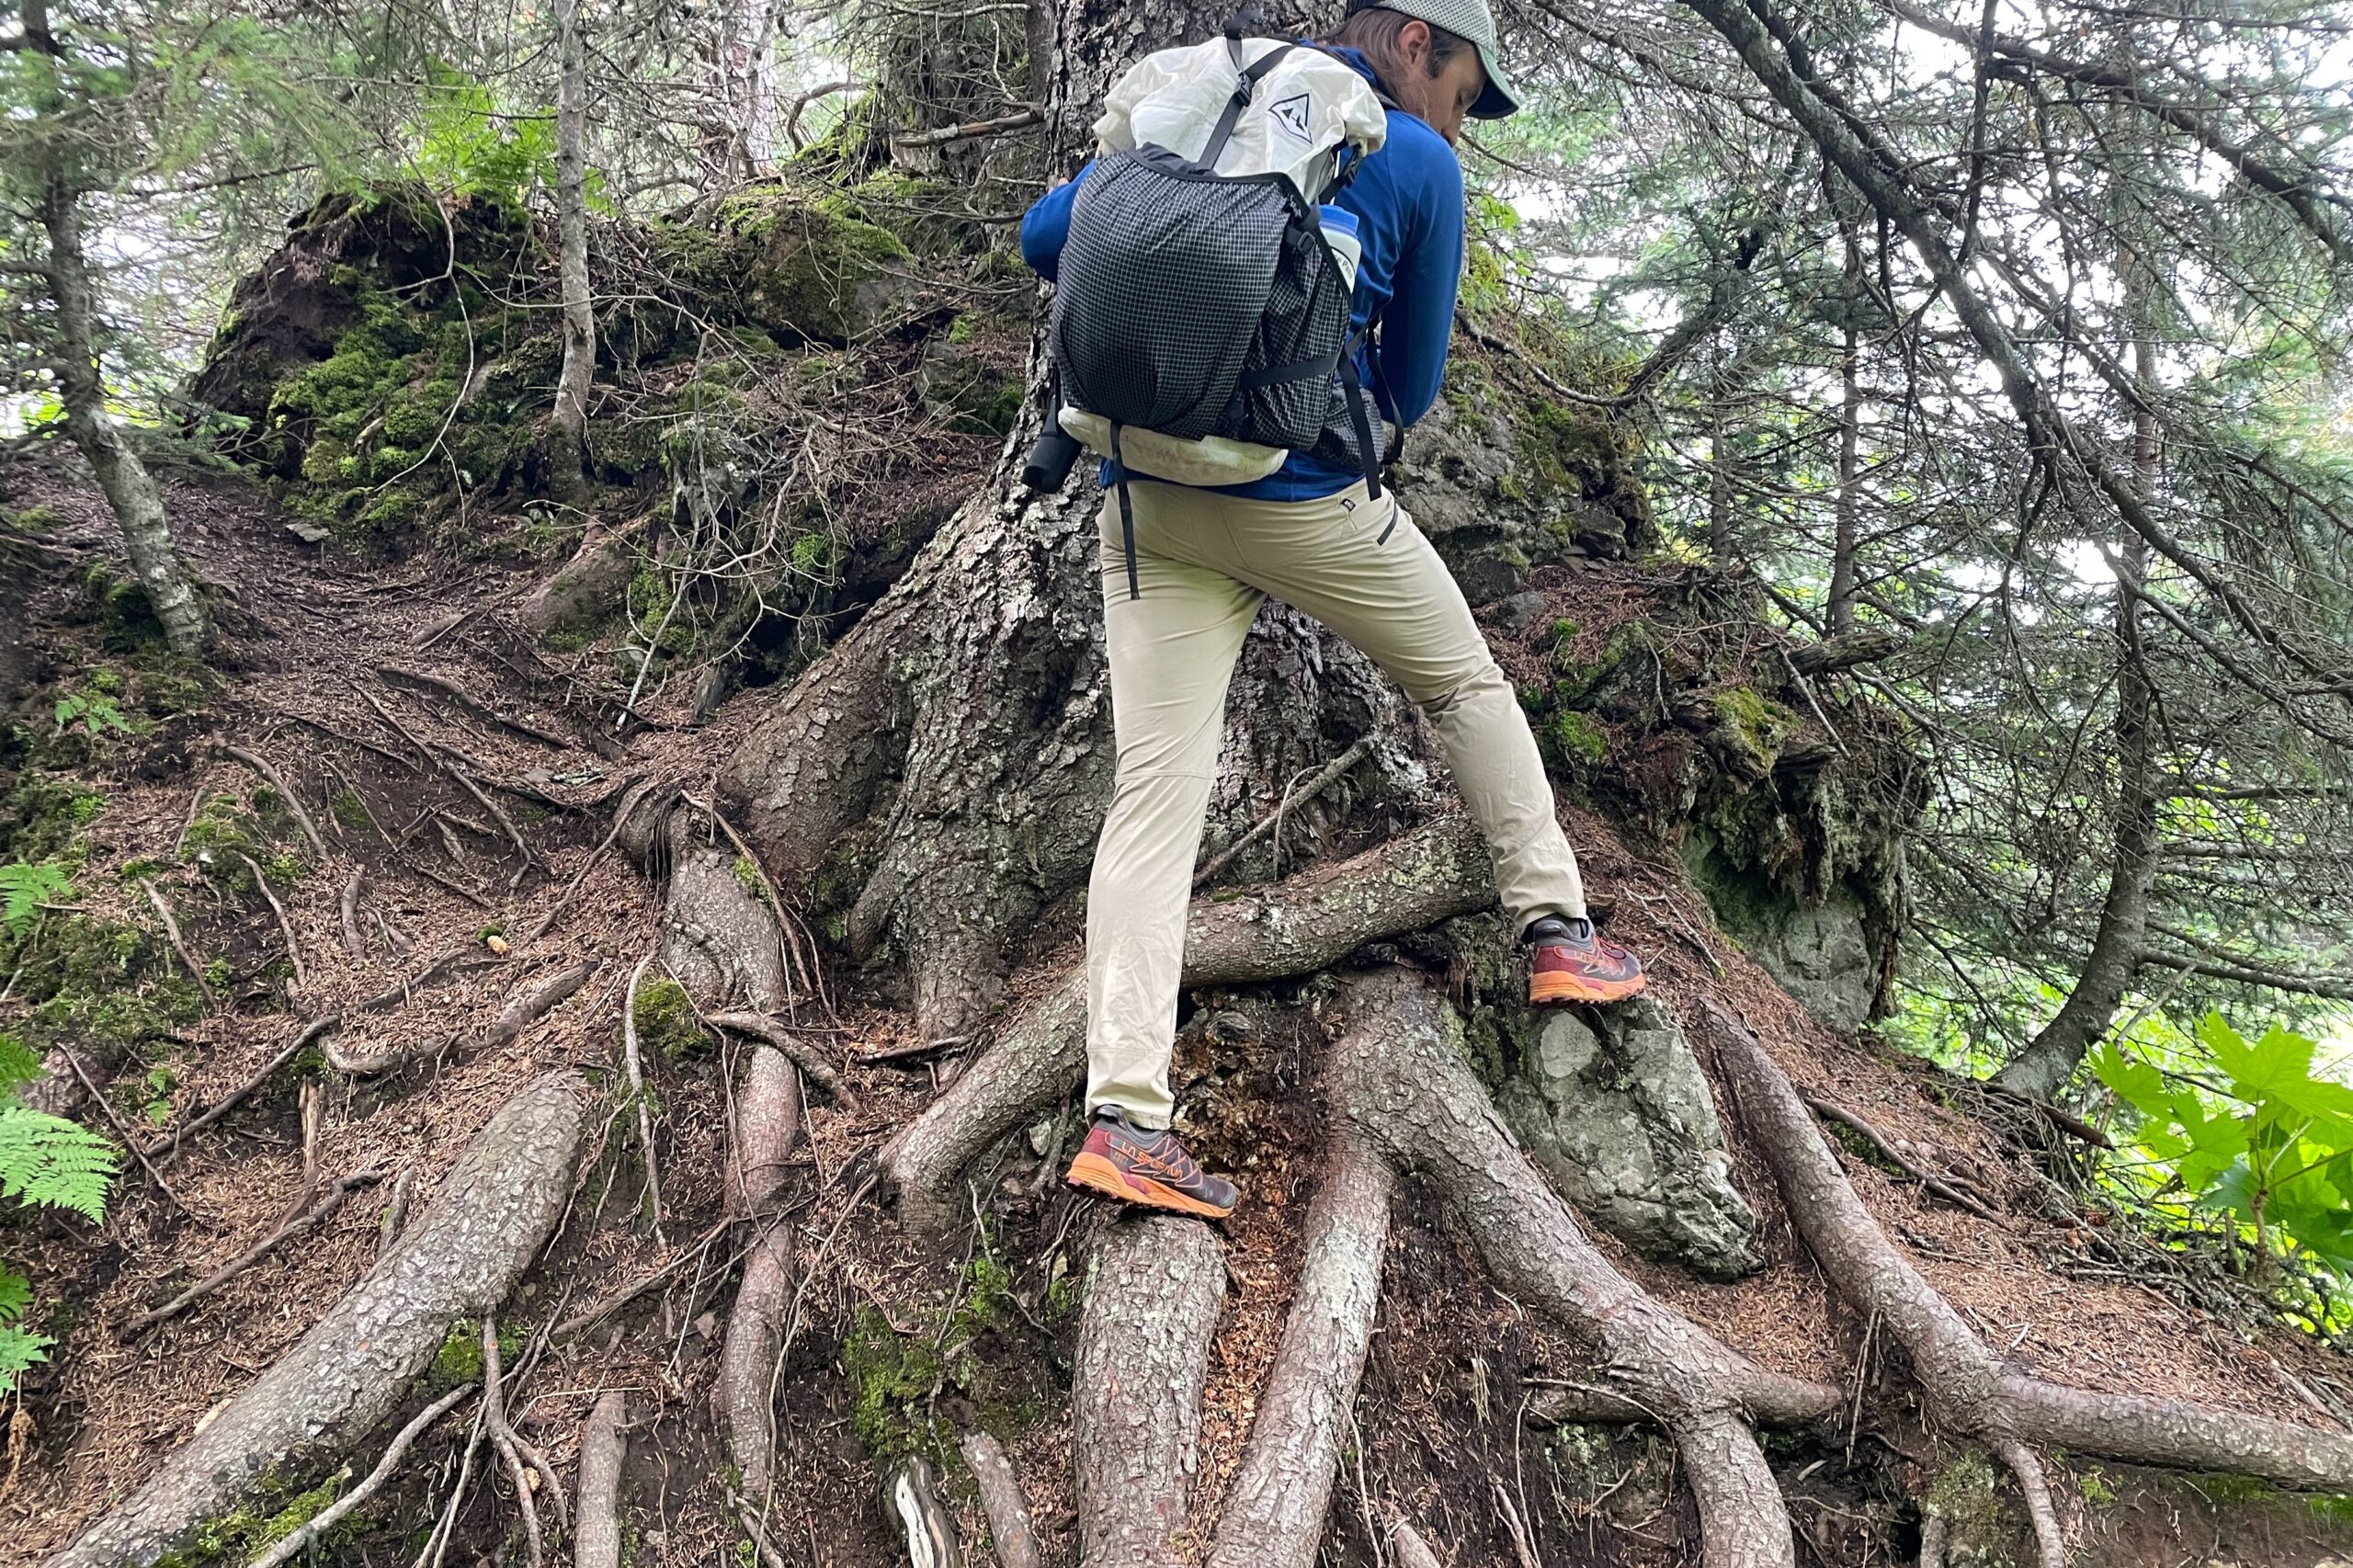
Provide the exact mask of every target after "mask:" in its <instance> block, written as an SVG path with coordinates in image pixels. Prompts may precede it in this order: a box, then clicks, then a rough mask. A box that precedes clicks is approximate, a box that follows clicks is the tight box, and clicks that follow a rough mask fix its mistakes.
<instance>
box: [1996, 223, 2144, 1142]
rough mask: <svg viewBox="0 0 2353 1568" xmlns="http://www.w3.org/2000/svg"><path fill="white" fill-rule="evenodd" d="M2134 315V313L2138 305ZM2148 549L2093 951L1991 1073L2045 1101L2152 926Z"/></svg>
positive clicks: (2125, 687)
mask: <svg viewBox="0 0 2353 1568" xmlns="http://www.w3.org/2000/svg"><path fill="white" fill-rule="evenodd" d="M2125 273H2126V279H2127V283H2126V287H2127V290H2128V292H2129V293H2131V294H2134V295H2137V296H2138V297H2139V300H2140V301H2141V303H2142V307H2143V309H2145V308H2146V301H2147V300H2148V298H2149V294H2150V290H2148V289H2146V288H2145V287H2135V286H2134V280H2135V279H2137V278H2141V276H2142V274H2141V269H2140V267H2139V266H2137V265H2134V264H2131V263H2128V264H2127V266H2126V268H2125ZM2135 313H2136V314H2137V313H2138V312H2135ZM2140 325H2141V327H2142V330H2141V331H2140V333H2139V341H2138V343H2137V344H2136V345H2135V347H2134V350H2133V357H2134V364H2133V373H2134V376H2135V379H2136V380H2137V381H2139V383H2140V389H2141V393H2142V397H2143V406H2142V407H2141V408H2139V409H2137V410H2135V411H2134V413H2133V415H2132V479H2133V484H2134V486H2135V488H2137V489H2138V490H2139V491H2140V493H2141V495H2142V497H2143V499H2154V495H2155V492H2156V478H2157V437H2156V419H2155V416H2154V415H2153V414H2151V413H2150V412H2149V409H2148V408H2147V406H2146V401H2145V400H2146V399H2148V398H2149V397H2152V396H2154V394H2155V391H2156V348H2155V344H2154V339H2153V335H2151V334H2150V333H2149V332H2148V331H2147V330H2146V324H2145V322H2143V323H2141V324H2140ZM2148 560H2149V547H2148V543H2147V541H2146V540H2143V539H2142V537H2141V536H2140V535H2139V534H2138V533H2136V532H2134V531H2133V530H2132V529H2131V528H2125V529H2124V530H2122V535H2121V537H2120V540H2118V546H2117V551H2116V555H2115V562H2116V645H2117V653H2116V728H2115V736H2116V830H2115V840H2114V853H2115V856H2116V864H2115V868H2114V869H2113V870H2112V871H2111V872H2110V873H2109V883H2108V896H2107V897H2106V898H2105V899H2104V900H2102V901H2101V903H2100V911H2099V926H2098V928H2097V931H2096V932H2095V933H2094V935H2093V937H2092V949H2091V955H2090V956H2089V957H2088V958H2086V960H2084V968H2083V972H2082V973H2081V974H2080V975H2078V976H2077V977H2076V980H2075V989H2074V990H2073V991H2071V992H2069V993H2068V994H2067V1000H2066V1003H2065V1004H2064V1005H2063V1006H2061V1007H2060V1009H2059V1011H2058V1014H2057V1015H2056V1016H2055V1017H2052V1020H2051V1021H2050V1022H2049V1023H2048V1024H2045V1025H2044V1026H2043V1027H2042V1030H2041V1032H2040V1033H2039V1034H2037V1035H2036V1036H2035V1037H2034V1039H2032V1040H2029V1041H2028V1042H2027V1045H2026V1049H2025V1050H2023V1051H2019V1052H2018V1055H2017V1057H2016V1058H2014V1059H2013V1060H2012V1061H2011V1062H2009V1064H2008V1065H2007V1066H2006V1067H2004V1068H2003V1069H2002V1070H2001V1071H2000V1072H1999V1073H1997V1074H1995V1075H1994V1081H1995V1083H1997V1084H1999V1085H2002V1086H2003V1087H2004V1088H2008V1089H2015V1090H2017V1091H2018V1093H2020V1094H2023V1095H2030V1096H2034V1097H2035V1098H2036V1099H2043V1100H2047V1099H2049V1098H2051V1097H2052V1096H2053V1095H2055V1094H2057V1093H2058V1092H2059V1091H2060V1089H2062V1088H2063V1087H2064V1086H2065V1085H2066V1082H2067V1080H2068V1079H2069V1078H2071V1077H2073V1076H2074V1075H2075V1069H2076V1068H2077V1067H2078V1066H2080V1065H2081V1064H2082V1062H2083V1060H2084V1052H2085V1051H2087V1050H2089V1049H2090V1048H2091V1044H2092V1042H2093V1041H2094V1040H2097V1039H2099V1037H2100V1036H2101V1035H2103V1034H2105V1033H2106V1032H2107V1031H2108V1026H2109V1020H2110V1019H2111V1018H2113V1017H2115V1016H2116V1009H2117V1007H2118V1006H2120V1004H2121V1003H2122V1002H2123V1000H2124V993H2125V992H2126V990H2128V989H2129V988H2130V987H2131V983H2132V977H2133V975H2134V974H2136V973H2138V972H2139V971H2140V967H2141V954H2142V950H2143V947H2144V946H2145V945H2146V938H2147V936H2148V931H2149V887H2150V884H2151V883H2152V882H2154V881H2155V880H2156V874H2157V849H2158V844H2159V839H2160V835H2159V832H2158V825H2157V806H2158V801H2159V790H2158V784H2157V778H2156V769H2157V758H2156V733H2155V731H2156V700H2157V699H2156V691H2155V688H2154V687H2153V686H2152V685H2151V684H2150V680H2149V672H2148V664H2147V660H2146V658H2145V657H2144V655H2143V648H2142V642H2141V593H2142V580H2143V576H2144V575H2145V574H2146V570H2147V566H2148Z"/></svg>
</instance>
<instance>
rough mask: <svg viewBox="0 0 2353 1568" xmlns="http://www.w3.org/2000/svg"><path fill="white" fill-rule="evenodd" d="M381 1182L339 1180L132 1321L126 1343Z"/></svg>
mask: <svg viewBox="0 0 2353 1568" xmlns="http://www.w3.org/2000/svg"><path fill="white" fill-rule="evenodd" d="M381 1179H382V1173H381V1172H378V1171H372V1170H366V1171H354V1172H353V1173H352V1174H351V1175H349V1176H344V1177H342V1178H341V1179H339V1180H337V1181H336V1182H335V1185H334V1186H332V1187H329V1188H327V1190H326V1191H325V1192H324V1193H321V1194H320V1195H319V1197H318V1199H317V1200H316V1201H315V1202H313V1204H312V1205H311V1206H310V1207H309V1208H308V1209H305V1210H302V1211H301V1213H299V1214H296V1215H294V1216H292V1217H290V1218H289V1219H287V1220H285V1221H280V1222H279V1224H278V1228H277V1229H275V1230H273V1231H271V1232H270V1233H269V1234H267V1235H266V1236H264V1237H262V1239H261V1240H259V1241H257V1242H256V1243H255V1244H253V1245H251V1246H249V1247H247V1248H246V1249H245V1250H244V1251H243V1252H241V1253H239V1254H238V1255H237V1256H235V1257H233V1258H231V1259H230V1260H229V1261H228V1262H227V1263H224V1264H222V1266H221V1267H219V1268H216V1269H214V1270H213V1271H212V1272H211V1273H210V1274H208V1275H206V1276H205V1277H204V1278H202V1279H200V1280H199V1281H198V1282H197V1283H195V1284H193V1285H191V1286H189V1287H188V1289H187V1290H182V1291H181V1292H180V1293H179V1294H178V1295H176V1296H174V1297H173V1298H172V1299H171V1300H170V1301H166V1302H165V1303H164V1304H163V1305H162V1306H160V1307H157V1308H156V1309H155V1310H154V1311H153V1312H142V1313H141V1314H140V1315H139V1316H138V1317H136V1318H133V1319H132V1320H131V1322H130V1323H128V1324H124V1325H123V1330H122V1336H123V1337H124V1338H125V1339H130V1338H132V1337H134V1336H135V1335H141V1334H144V1333H145V1332H146V1331H147V1330H149V1329H151V1328H153V1327H154V1326H155V1325H156V1324H159V1323H165V1322H167V1321H169V1320H170V1319H172V1318H175V1317H177V1316H178V1315H179V1314H180V1313H182V1312H186V1311H187V1310H188V1308H189V1307H190V1306H192V1305H194V1304H195V1303H196V1302H198V1301H202V1300H203V1299H204V1298H205V1297H207V1296H209V1295H210V1294H212V1292H213V1291H215V1290H219V1289H221V1287H222V1286H223V1285H226V1284H227V1283H228V1282H229V1281H230V1280H232V1279H234V1278H236V1277H237V1276H238V1275H240V1274H243V1273H244V1271H245V1270H246V1269H248V1268H251V1267H253V1266H254V1265H255V1264H256V1263H259V1262H260V1261H261V1260H262V1259H263V1258H265V1257H267V1256H269V1255H270V1253H271V1252H273V1251H275V1250H276V1249H277V1247H278V1244H279V1243H281V1242H286V1241H290V1240H292V1239H293V1238H294V1237H296V1236H299V1235H301V1233H303V1232H305V1231H310V1230H315V1229H316V1228H318V1227H319V1226H320V1225H323V1224H324V1223H325V1222H326V1221H328V1220H329V1219H331V1218H333V1217H334V1215H335V1210H338V1209H340V1208H342V1207H343V1202H344V1199H347V1198H349V1197H350V1196H351V1195H352V1194H353V1193H355V1192H357V1191H358V1190H359V1189H360V1188H362V1187H373V1186H374V1185H375V1184H376V1183H377V1182H378V1181H380V1180H381Z"/></svg>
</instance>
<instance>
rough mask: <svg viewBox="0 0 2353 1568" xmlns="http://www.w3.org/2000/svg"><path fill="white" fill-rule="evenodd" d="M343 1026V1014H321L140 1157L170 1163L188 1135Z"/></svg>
mask: <svg viewBox="0 0 2353 1568" xmlns="http://www.w3.org/2000/svg"><path fill="white" fill-rule="evenodd" d="M342 1022H343V1014H342V1013H341V1012H334V1013H325V1014H322V1015H321V1016H319V1017H315V1018H313V1019H312V1020H311V1021H310V1022H309V1023H307V1024H305V1025H303V1026H302V1032H301V1034H298V1035H296V1036H295V1037H294V1038H293V1040H291V1041H290V1042H289V1043H288V1044H287V1046H286V1048H285V1049H284V1050H283V1051H279V1052H278V1054H277V1055H275V1056H273V1057H271V1058H270V1059H269V1060H268V1061H267V1062H264V1063H262V1068H261V1071H260V1072H258V1073H256V1074H254V1075H253V1076H252V1077H250V1078H248V1079H246V1080H245V1081H244V1083H242V1084H240V1085H237V1086H236V1087H235V1088H233V1089H232V1090H230V1091H229V1092H228V1093H227V1094H225V1095H223V1096H221V1097H220V1098H219V1099H217V1100H215V1101H213V1102H212V1104H211V1105H210V1106H209V1107H207V1108H205V1109H204V1110H203V1111H202V1112H200V1113H199V1115H198V1116H196V1117H195V1118H194V1119H192V1120H189V1121H186V1122H183V1123H181V1124H180V1125H179V1126H178V1127H177V1128H175V1129H174V1130H173V1131H172V1132H171V1134H170V1136H168V1137H164V1138H158V1139H155V1140H153V1142H150V1143H148V1144H147V1145H146V1147H145V1148H143V1149H142V1150H141V1151H140V1153H142V1155H155V1156H160V1157H162V1158H163V1159H164V1160H165V1161H166V1162H168V1161H170V1160H171V1159H172V1158H174V1157H175V1156H176V1155H177V1154H178V1153H179V1152H180V1144H181V1142H183V1141H184V1140H185V1139H187V1137H188V1134H190V1133H191V1132H195V1131H199V1130H201V1129H203V1128H206V1127H210V1126H211V1125H212V1123H214V1122H216V1121H218V1120H220V1119H222V1117H224V1116H226V1115H228V1114H229V1112H231V1111H232V1110H234V1109H235V1108H237V1106H238V1105H239V1104H240V1103H242V1102H243V1101H244V1097H245V1096H247V1095H250V1094H252V1093H253V1092H254V1091H255V1090H256V1089H257V1088H259V1087H261V1085H263V1084H264V1083H265V1082H267V1080H268V1078H269V1075H270V1074H273V1073H275V1072H277V1071H278V1069H279V1068H280V1067H283V1066H285V1065H286V1064H287V1063H288V1062H291V1061H293V1060H294V1059H295V1058H296V1057H297V1056H300V1055H301V1053H302V1051H303V1048H304V1047H306V1046H308V1045H311V1044H312V1043H313V1042H314V1041H316V1040H318V1038H319V1037H320V1036H321V1035H324V1034H325V1033H326V1032H327V1031H328V1030H329V1029H332V1028H336V1027H337V1026H338V1025H340V1024H341V1023H342Z"/></svg>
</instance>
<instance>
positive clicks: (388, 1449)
mask: <svg viewBox="0 0 2353 1568" xmlns="http://www.w3.org/2000/svg"><path fill="white" fill-rule="evenodd" d="M479 1386H480V1385H478V1384H475V1383H460V1384H459V1385H458V1386H457V1387H456V1388H453V1389H451V1390H450V1391H449V1392H448V1393H445V1394H443V1395H442V1396H441V1397H440V1398H439V1399H437V1400H435V1401H434V1402H433V1403H431V1404H428V1405H426V1407H425V1408H424V1409H423V1410H420V1411H418V1412H417V1413H416V1414H415V1415H414V1416H411V1417H410V1418H409V1423H408V1425H407V1426H404V1427H402V1428H401V1429H400V1430H399V1431H398V1432H396V1433H394V1434H393V1435H392V1441H391V1442H390V1443H387V1444H386V1445H385V1446H384V1457H383V1458H382V1459H380V1460H377V1461H376V1468H375V1469H374V1470H371V1471H369V1472H368V1479H367V1480H365V1481H363V1482H361V1483H359V1484H358V1485H357V1486H355V1487H353V1488H352V1489H351V1490H350V1491H348V1492H347V1493H345V1494H343V1495H342V1496H340V1497H338V1498H336V1499H335V1501H334V1502H332V1503H330V1504H328V1505H327V1506H325V1507H324V1508H322V1509H320V1510H319V1511H318V1512H317V1513H316V1514H313V1516H311V1517H310V1519H309V1520H308V1521H307V1522H306V1523H304V1524H303V1525H301V1527H300V1528H296V1529H294V1530H291V1531H290V1532H288V1533H287V1534H286V1535H284V1536H282V1537H280V1538H279V1539H278V1544H277V1545H275V1546H273V1547H271V1548H270V1549H269V1550H268V1551H265V1552H263V1553H262V1554H261V1555H260V1556H259V1557H256V1558H255V1559H254V1560H253V1561H252V1562H248V1563H246V1564H245V1568H278V1564H279V1563H281V1562H288V1561H290V1559H292V1558H294V1557H296V1556H298V1555H299V1554H300V1553H301V1551H302V1550H303V1549H304V1548H305V1547H307V1546H309V1545H310V1544H311V1543H312V1542H313V1541H314V1540H318V1539H319V1538H320V1537H322V1536H324V1535H325V1534H326V1533H327V1531H329V1530H331V1529H333V1528H335V1526H336V1525H338V1524H341V1523H342V1522H343V1520H344V1517H345V1516H347V1515H348V1514H349V1513H350V1512H351V1511H352V1510H353V1509H354V1508H357V1507H358V1506H359V1505H360V1504H362V1503H365V1502H366V1501H368V1499H369V1498H370V1497H373V1496H374V1495H375V1494H377V1493H379V1492H381V1491H382V1490H383V1486H384V1483H385V1482H387V1481H390V1480H391V1479H392V1471H393V1469H394V1468H395V1467H396V1466H397V1465H399V1463H400V1462H401V1456H402V1455H403V1454H405V1453H407V1452H408V1448H409V1445H410V1444H411V1443H414V1442H415V1441H416V1439H417V1438H418V1437H421V1436H422V1435H423V1434H424V1432H425V1429H426V1427H428V1426H432V1425H433V1424H434V1423H435V1422H436V1421H438V1420H440V1419H441V1417H443V1416H444V1415H448V1414H449V1412H450V1411H452V1410H455V1409H456V1408H457V1407H458V1406H459V1405H460V1403H463V1402H464V1401H465V1400H467V1399H468V1398H470V1397H472V1394H473V1392H474V1390H475V1389H476V1388H477V1387H479Z"/></svg>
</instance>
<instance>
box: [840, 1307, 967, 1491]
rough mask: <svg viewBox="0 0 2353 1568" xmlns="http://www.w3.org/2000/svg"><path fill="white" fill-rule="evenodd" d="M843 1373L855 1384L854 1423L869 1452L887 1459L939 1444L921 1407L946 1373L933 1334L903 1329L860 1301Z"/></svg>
mask: <svg viewBox="0 0 2353 1568" xmlns="http://www.w3.org/2000/svg"><path fill="white" fill-rule="evenodd" d="M842 1373H843V1375H844V1376H845V1377H846V1378H847V1380H848V1381H849V1387H850V1417H849V1418H850V1426H851V1428H852V1429H853V1430H855V1431H856V1432H857V1433H858V1441H859V1442H861V1443H863V1444H865V1445H866V1451H867V1452H868V1453H870V1454H872V1455H873V1456H874V1457H875V1458H876V1459H877V1460H888V1459H896V1458H898V1457H899V1456H901V1455H903V1454H909V1453H928V1452H930V1451H932V1450H933V1449H936V1448H938V1438H937V1437H935V1436H934V1435H933V1433H932V1431H931V1426H932V1423H931V1420H930V1418H929V1417H928V1416H926V1415H925V1414H924V1413H923V1412H922V1411H921V1410H920V1409H919V1408H918V1406H919V1405H920V1404H921V1403H923V1402H925V1401H927V1400H928V1399H930V1397H931V1396H932V1394H933V1393H935V1392H938V1389H939V1388H940V1386H941V1384H942V1383H943V1382H944V1381H946V1376H947V1368H946V1364H945V1362H944V1361H943V1359H942V1358H941V1357H940V1355H939V1353H938V1351H936V1350H934V1349H933V1348H932V1347H931V1344H930V1342H929V1341H928V1340H926V1339H924V1338H922V1337H921V1336H919V1335H905V1334H901V1333H900V1332H899V1331H898V1330H896V1329H894V1328H892V1326H891V1320H890V1319H889V1318H887V1317H885V1316H884V1315H883V1314H882V1313H881V1311H880V1310H879V1309H877V1308H874V1307H870V1306H865V1305H861V1306H859V1307H858V1310H857V1311H856V1312H854V1313H853V1314H852V1315H851V1319H850V1330H849V1334H848V1335H847V1337H846V1338H844V1339H843V1341H842Z"/></svg>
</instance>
